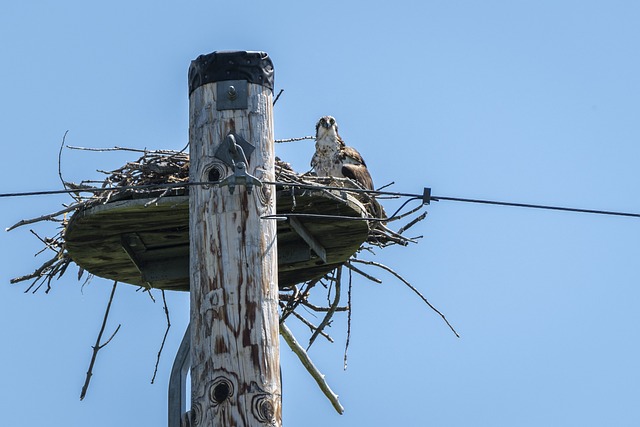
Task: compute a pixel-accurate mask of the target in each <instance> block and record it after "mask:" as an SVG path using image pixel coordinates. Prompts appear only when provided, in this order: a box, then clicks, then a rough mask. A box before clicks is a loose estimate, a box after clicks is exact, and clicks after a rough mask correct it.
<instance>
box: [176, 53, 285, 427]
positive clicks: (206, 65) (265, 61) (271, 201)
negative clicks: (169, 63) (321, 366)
mask: <svg viewBox="0 0 640 427" xmlns="http://www.w3.org/2000/svg"><path fill="white" fill-rule="evenodd" d="M272 113H273V64H272V62H271V59H270V58H269V56H268V55H267V54H266V53H264V52H245V51H238V52H235V51H234V52H214V53H212V54H209V55H202V56H200V57H198V58H197V59H196V60H195V61H193V62H192V63H191V67H190V68H189V143H190V176H189V180H190V181H191V182H205V181H206V182H213V183H212V184H211V185H193V186H191V187H190V189H189V199H190V200H189V203H190V204H189V240H190V290H191V413H190V417H189V419H190V424H191V426H207V427H209V426H223V427H224V426H239V427H248V426H274V427H279V426H281V425H282V411H281V398H282V396H281V384H280V359H279V358H280V352H279V334H278V325H279V318H278V277H277V265H278V264H277V259H278V258H277V249H276V222H275V221H273V220H268V219H261V217H262V216H264V215H274V214H275V213H276V207H275V200H276V191H275V188H274V187H272V186H270V185H266V184H264V185H262V182H263V181H274V180H275V179H274V146H273V142H274V141H273V114H272Z"/></svg>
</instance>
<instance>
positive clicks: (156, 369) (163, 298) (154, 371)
mask: <svg viewBox="0 0 640 427" xmlns="http://www.w3.org/2000/svg"><path fill="white" fill-rule="evenodd" d="M162 302H163V303H164V314H165V316H166V317H167V329H165V331H164V337H163V338H162V344H160V350H158V358H157V359H156V367H155V369H154V370H153V377H152V378H151V384H153V382H154V381H155V379H156V374H157V373H158V364H159V363H160V355H162V349H163V348H164V343H165V341H167V335H169V328H171V320H170V319H169V309H168V308H167V300H166V298H165V297H164V290H162Z"/></svg>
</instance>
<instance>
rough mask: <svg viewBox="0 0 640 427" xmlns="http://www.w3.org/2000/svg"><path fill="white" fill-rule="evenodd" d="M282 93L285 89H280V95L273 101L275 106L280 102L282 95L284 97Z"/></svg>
mask: <svg viewBox="0 0 640 427" xmlns="http://www.w3.org/2000/svg"><path fill="white" fill-rule="evenodd" d="M282 92H284V89H280V92H278V94H277V95H276V99H274V100H273V105H276V102H278V99H280V95H282Z"/></svg>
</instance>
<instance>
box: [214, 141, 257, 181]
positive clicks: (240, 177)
mask: <svg viewBox="0 0 640 427" xmlns="http://www.w3.org/2000/svg"><path fill="white" fill-rule="evenodd" d="M245 148H246V150H245ZM253 150H255V147H254V146H253V145H251V143H249V142H248V141H247V140H245V139H244V138H242V137H241V136H240V135H236V134H234V133H232V132H229V134H228V135H227V136H226V138H225V139H224V141H222V143H221V144H220V146H219V147H218V149H217V150H216V154H215V157H217V158H218V159H220V160H222V161H223V162H224V163H226V164H227V165H229V166H233V175H229V176H228V177H226V178H225V179H223V180H222V181H220V184H219V185H220V187H224V186H228V187H229V192H230V193H231V194H233V192H234V191H235V189H236V185H244V186H245V187H247V193H248V194H251V191H252V190H253V186H254V185H255V186H256V187H261V186H262V182H261V181H260V180H259V179H258V178H256V177H255V176H252V175H249V174H248V173H247V165H248V164H249V161H248V160H247V155H246V154H245V152H247V154H248V156H249V157H251V153H253Z"/></svg>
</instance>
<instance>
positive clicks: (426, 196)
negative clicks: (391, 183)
mask: <svg viewBox="0 0 640 427" xmlns="http://www.w3.org/2000/svg"><path fill="white" fill-rule="evenodd" d="M215 184H216V183H214V182H176V183H163V184H143V185H129V186H121V187H111V188H91V187H81V188H73V189H72V188H67V189H61V190H44V191H24V192H14V193H0V198H10V197H29V196H47V195H55V194H72V193H74V194H75V193H93V194H100V193H104V192H108V191H118V192H120V191H131V190H166V189H177V188H185V187H192V186H196V185H215ZM263 184H267V185H280V186H285V187H295V188H301V189H307V190H338V191H344V192H349V193H364V194H370V195H374V196H394V197H409V198H411V199H414V200H415V199H417V200H422V203H423V204H429V203H430V202H431V201H435V202H439V201H449V202H461V203H474V204H484V205H497V206H510V207H519V208H528V209H542V210H553V211H562V212H575V213H588V214H595V215H608V216H623V217H632V218H640V213H632V212H620V211H610V210H600V209H583V208H572V207H566V206H553V205H539V204H532V203H516V202H504V201H497V200H484V199H470V198H462V197H449V196H432V195H431V189H430V188H424V190H423V192H422V194H413V193H402V192H394V191H377V190H366V189H360V188H345V187H337V186H330V185H313V184H301V183H294V182H279V181H264V182H263Z"/></svg>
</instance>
